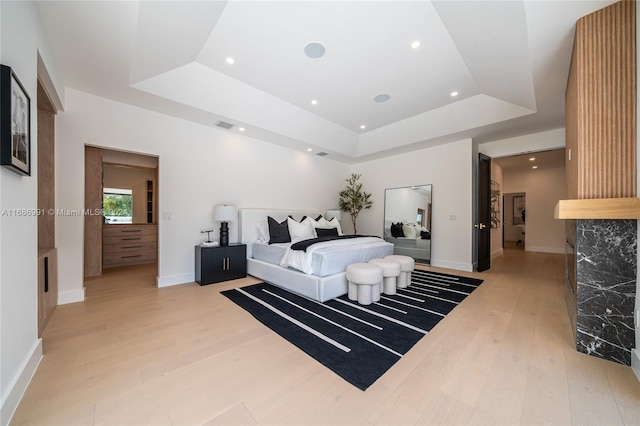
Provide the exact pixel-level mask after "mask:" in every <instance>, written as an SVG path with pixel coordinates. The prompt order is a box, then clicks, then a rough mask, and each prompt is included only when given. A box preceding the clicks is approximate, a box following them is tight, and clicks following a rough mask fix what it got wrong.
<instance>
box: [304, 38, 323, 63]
mask: <svg viewBox="0 0 640 426" xmlns="http://www.w3.org/2000/svg"><path fill="white" fill-rule="evenodd" d="M325 51H326V49H325V48H324V46H323V45H322V44H321V43H317V42H315V41H314V42H311V43H309V44H307V45H306V46H305V47H304V54H305V55H307V56H308V57H309V58H312V59H318V58H321V57H323V56H324V53H325Z"/></svg>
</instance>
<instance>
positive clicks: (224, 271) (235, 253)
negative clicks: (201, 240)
mask: <svg viewBox="0 0 640 426" xmlns="http://www.w3.org/2000/svg"><path fill="white" fill-rule="evenodd" d="M246 276H247V245H246V244H240V243H235V244H229V245H228V246H218V247H202V246H196V282H197V283H198V284H200V285H206V284H213V283H219V282H222V281H228V280H235V279H238V278H244V277H246Z"/></svg>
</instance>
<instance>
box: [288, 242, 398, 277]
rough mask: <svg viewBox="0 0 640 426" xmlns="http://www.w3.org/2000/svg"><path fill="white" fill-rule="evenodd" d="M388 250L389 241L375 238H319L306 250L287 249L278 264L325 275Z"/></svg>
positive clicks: (380, 254)
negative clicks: (317, 241)
mask: <svg viewBox="0 0 640 426" xmlns="http://www.w3.org/2000/svg"><path fill="white" fill-rule="evenodd" d="M392 253H393V244H390V243H388V242H386V241H384V240H382V239H381V238H377V237H358V238H350V239H343V240H332V241H323V242H320V243H316V244H313V245H311V246H309V247H308V248H307V250H306V252H305V251H302V250H292V249H291V248H290V247H289V248H287V250H286V252H285V254H284V256H283V257H282V260H281V261H280V266H283V267H288V268H293V269H297V270H299V271H302V272H304V273H305V274H313V275H316V276H319V277H325V276H328V275H331V274H336V273H339V272H344V271H345V270H346V268H347V266H348V265H350V264H352V263H358V262H368V261H369V260H371V259H375V258H383V257H385V256H387V255H390V254H392Z"/></svg>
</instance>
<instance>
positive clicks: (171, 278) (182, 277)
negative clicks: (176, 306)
mask: <svg viewBox="0 0 640 426" xmlns="http://www.w3.org/2000/svg"><path fill="white" fill-rule="evenodd" d="M195 279H196V276H195V273H194V272H190V273H188V274H178V275H168V276H165V277H156V285H157V286H158V288H160V287H169V286H172V285H179V284H186V283H192V282H194V281H195Z"/></svg>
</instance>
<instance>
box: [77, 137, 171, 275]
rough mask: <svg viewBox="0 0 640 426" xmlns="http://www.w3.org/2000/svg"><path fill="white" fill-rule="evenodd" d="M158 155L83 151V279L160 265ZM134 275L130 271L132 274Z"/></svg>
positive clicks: (107, 150)
mask: <svg viewBox="0 0 640 426" xmlns="http://www.w3.org/2000/svg"><path fill="white" fill-rule="evenodd" d="M158 164H159V159H158V157H156V156H152V155H146V154H137V153H130V152H124V151H117V150H111V149H106V148H99V147H91V146H86V147H85V202H86V204H85V209H86V210H87V211H100V212H101V213H102V214H100V215H95V216H94V215H88V216H85V245H84V246H85V253H84V263H85V270H84V276H85V279H89V278H92V277H99V276H102V275H103V274H104V273H105V272H109V271H110V270H111V269H113V268H131V267H133V266H137V265H154V267H155V268H156V270H157V262H158V222H157V216H158V215H157V200H158V196H157V194H158ZM131 270H132V271H133V269H131Z"/></svg>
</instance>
